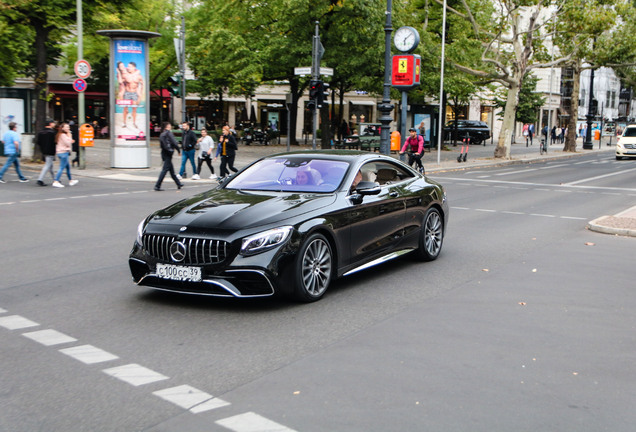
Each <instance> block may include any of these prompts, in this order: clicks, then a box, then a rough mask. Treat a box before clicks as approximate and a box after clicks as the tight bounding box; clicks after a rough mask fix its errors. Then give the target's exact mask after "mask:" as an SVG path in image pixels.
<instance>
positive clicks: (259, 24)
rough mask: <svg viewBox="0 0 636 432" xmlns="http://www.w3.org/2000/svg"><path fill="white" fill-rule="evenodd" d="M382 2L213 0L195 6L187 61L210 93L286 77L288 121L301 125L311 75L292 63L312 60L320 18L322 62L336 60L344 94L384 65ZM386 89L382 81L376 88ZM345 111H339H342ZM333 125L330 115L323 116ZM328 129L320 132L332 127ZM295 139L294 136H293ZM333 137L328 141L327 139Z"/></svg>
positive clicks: (244, 90) (337, 83)
mask: <svg viewBox="0 0 636 432" xmlns="http://www.w3.org/2000/svg"><path fill="white" fill-rule="evenodd" d="M382 3H383V2H382V1H381V0H371V1H365V0H349V1H343V0H319V1H315V0H297V1H293V2H289V1H284V0H272V1H269V2H267V3H262V4H261V3H251V2H243V1H239V0H230V1H220V0H208V1H204V2H202V3H200V4H199V5H198V6H196V7H194V8H193V9H192V10H191V14H190V15H189V16H190V17H191V20H193V21H194V22H195V23H196V24H195V25H194V28H195V29H194V32H195V33H196V34H191V35H190V39H189V40H188V44H189V46H191V47H192V50H191V51H189V55H188V62H189V64H190V65H191V66H192V68H193V69H194V70H195V73H196V74H197V76H198V80H202V81H203V82H204V83H206V84H204V85H202V86H201V87H200V89H201V91H203V92H206V93H204V94H210V93H217V94H219V93H222V92H223V91H227V92H228V93H229V94H244V95H249V94H251V93H252V92H253V90H254V88H255V87H256V86H257V85H259V84H261V83H266V82H278V83H280V82H287V83H289V88H290V93H291V95H292V107H293V108H292V110H291V113H290V119H289V122H290V126H291V128H292V130H295V128H296V119H297V110H296V107H297V105H298V101H299V100H300V97H301V96H302V94H303V92H304V91H305V89H306V87H307V85H308V82H309V79H310V77H300V76H297V75H295V74H294V68H295V67H299V66H309V65H311V61H312V58H311V53H312V39H313V36H314V29H315V22H316V21H319V22H320V35H321V40H322V44H323V46H324V48H325V56H324V58H323V59H322V60H323V62H324V63H323V64H325V65H332V66H333V68H334V76H333V77H332V79H331V83H332V86H331V88H332V89H336V91H337V92H338V93H339V94H340V97H341V100H342V97H343V95H344V93H345V92H346V91H348V90H350V89H353V88H360V89H365V87H367V86H369V83H370V82H372V83H373V84H374V85H376V84H377V80H375V79H372V78H374V77H376V76H378V75H376V74H378V71H381V70H383V69H382V68H381V67H380V66H381V64H382V62H381V57H378V56H376V54H377V53H379V52H380V51H381V47H382V44H381V42H380V40H381V36H382V27H381V26H382V17H383V13H384V10H383V9H382V8H381V7H380V6H381V5H382ZM377 88H378V89H381V86H377ZM341 112H342V111H341ZM326 123H327V124H328V123H329V122H328V120H327V121H326ZM328 129H329V128H326V127H323V128H322V130H323V131H325V130H327V131H328ZM290 139H291V140H292V143H293V142H294V137H293V136H292V137H290ZM324 141H325V142H327V143H328V140H327V139H325V140H324Z"/></svg>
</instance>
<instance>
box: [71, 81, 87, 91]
mask: <svg viewBox="0 0 636 432" xmlns="http://www.w3.org/2000/svg"><path fill="white" fill-rule="evenodd" d="M73 90H75V91H76V92H83V91H84V90H86V81H84V80H83V79H81V78H77V79H76V80H75V81H73Z"/></svg>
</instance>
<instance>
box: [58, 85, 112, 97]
mask: <svg viewBox="0 0 636 432" xmlns="http://www.w3.org/2000/svg"><path fill="white" fill-rule="evenodd" d="M49 91H50V92H51V93H54V94H55V96H65V97H70V96H72V97H75V96H77V92H76V91H75V90H64V89H58V88H51V87H50V86H49ZM84 97H91V98H104V99H107V98H108V93H106V92H94V91H85V92H84Z"/></svg>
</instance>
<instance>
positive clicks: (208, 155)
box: [192, 129, 216, 180]
mask: <svg viewBox="0 0 636 432" xmlns="http://www.w3.org/2000/svg"><path fill="white" fill-rule="evenodd" d="M197 143H198V144H199V163H198V166H197V172H198V173H199V174H197V176H196V177H197V179H199V178H200V177H199V176H200V174H201V166H202V165H203V162H205V163H206V164H207V165H208V168H210V172H211V173H212V175H210V178H211V179H212V180H214V179H215V178H216V175H214V167H213V166H212V149H213V148H214V140H213V139H212V137H211V136H210V135H208V131H207V130H206V129H201V138H199V140H198V141H197ZM192 178H193V179H194V176H192Z"/></svg>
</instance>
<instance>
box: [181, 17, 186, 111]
mask: <svg viewBox="0 0 636 432" xmlns="http://www.w3.org/2000/svg"><path fill="white" fill-rule="evenodd" d="M180 33H181V34H180V37H181V61H180V63H181V98H182V99H181V122H182V123H183V122H185V121H186V77H185V70H186V65H185V59H186V55H185V48H186V45H185V17H184V16H182V17H181V32H180Z"/></svg>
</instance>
